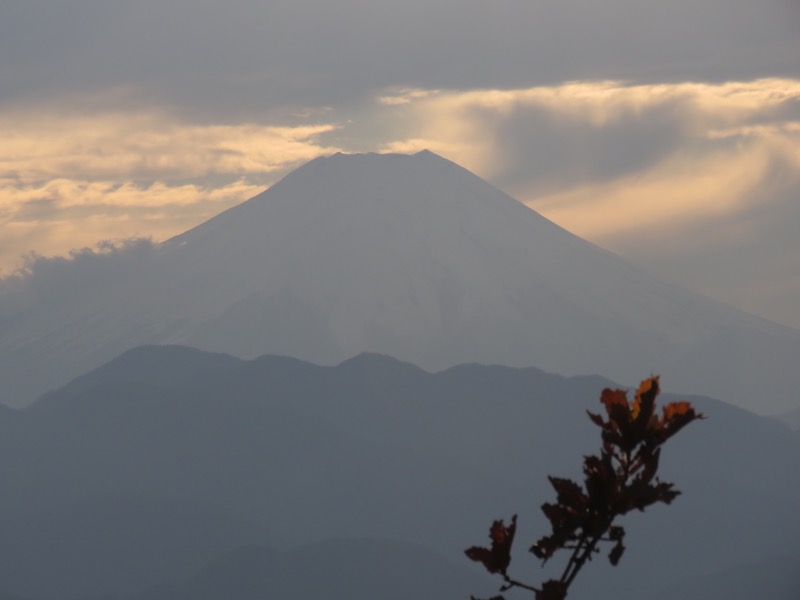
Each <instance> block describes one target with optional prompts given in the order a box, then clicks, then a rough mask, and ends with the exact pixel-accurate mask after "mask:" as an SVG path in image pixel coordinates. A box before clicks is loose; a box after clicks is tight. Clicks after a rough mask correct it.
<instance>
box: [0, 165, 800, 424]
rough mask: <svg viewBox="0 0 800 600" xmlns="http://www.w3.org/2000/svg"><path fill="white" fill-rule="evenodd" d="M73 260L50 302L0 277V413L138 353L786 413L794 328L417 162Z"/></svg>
mask: <svg viewBox="0 0 800 600" xmlns="http://www.w3.org/2000/svg"><path fill="white" fill-rule="evenodd" d="M121 254H125V253H121ZM109 260H111V259H109ZM73 262H74V263H75V265H73V266H72V267H70V263H66V264H60V263H59V264H54V265H51V266H52V268H51V269H50V271H52V272H54V273H55V274H51V276H52V278H54V279H55V280H56V281H57V283H58V286H57V289H56V288H50V287H48V286H47V285H43V284H41V283H42V281H40V280H44V279H46V277H47V273H44V274H41V273H40V274H38V275H37V273H36V272H34V273H33V274H30V275H29V276H28V277H23V278H21V279H15V280H14V281H13V282H12V281H11V280H7V281H5V282H2V283H0V397H2V399H3V401H4V402H5V403H6V404H9V405H14V406H21V405H25V404H28V403H30V402H31V401H33V400H34V399H35V398H37V397H38V396H39V395H41V394H42V393H44V392H46V391H47V390H49V389H53V388H55V387H57V386H60V385H63V384H65V383H67V382H68V381H69V380H71V379H72V378H74V377H76V376H78V375H80V374H81V373H85V372H87V371H88V370H90V369H93V368H95V367H98V366H99V365H101V364H103V363H104V362H106V361H107V360H108V359H109V358H110V357H112V356H115V355H117V354H119V353H121V352H123V351H125V350H127V349H130V348H132V347H135V346H138V345H141V344H185V345H189V346H193V347H196V348H200V349H204V350H208V351H212V352H225V353H229V354H232V355H234V356H238V357H241V358H254V357H257V356H260V355H263V354H265V353H270V354H276V355H285V356H293V357H297V358H301V359H303V360H310V361H313V362H317V363H320V364H327V365H333V364H337V363H339V362H341V361H342V360H346V359H348V358H350V357H353V356H355V355H357V354H359V353H362V352H376V353H383V354H387V355H391V356H394V357H397V358H398V359H401V360H405V361H409V362H412V363H414V364H418V365H420V366H422V367H423V368H426V369H429V370H439V369H444V368H448V367H451V366H454V365H456V364H461V363H481V364H501V365H506V366H513V367H529V366H535V367H538V368H542V369H545V370H547V371H551V372H557V373H562V374H566V375H579V374H592V373H597V374H602V375H603V376H606V377H609V378H612V379H614V380H616V381H620V382H623V383H625V384H628V385H635V384H636V383H638V381H639V379H641V378H642V377H643V376H646V375H647V374H649V373H652V372H658V373H660V374H661V375H663V376H664V377H665V379H666V380H667V381H669V384H670V389H672V390H675V391H681V392H687V393H697V394H706V395H710V396H713V397H717V398H720V399H722V400H724V401H727V402H731V403H733V404H736V405H738V406H741V407H745V408H748V409H751V410H754V411H756V412H759V413H761V414H772V413H777V412H781V411H786V410H789V409H792V408H795V407H797V405H798V403H800V401H799V400H798V396H797V390H798V389H800V370H798V369H797V368H796V365H797V361H798V357H800V331H797V330H794V329H791V328H787V327H783V326H779V325H777V324H774V323H771V322H768V321H765V320H763V319H759V318H756V317H753V316H751V315H747V314H745V313H742V312H740V311H738V310H735V309H733V308H730V307H728V306H725V305H723V304H720V303H717V302H713V301H711V300H708V299H706V298H703V297H701V296H699V295H697V294H694V293H692V292H689V291H687V290H684V289H682V288H679V287H676V286H673V285H669V284H666V283H664V282H662V281H660V280H658V279H656V278H654V277H651V276H649V275H648V274H646V273H644V272H642V271H640V270H639V269H637V268H634V267H633V266H631V265H630V264H628V263H627V262H625V261H623V260H621V259H620V258H618V257H616V256H614V255H612V254H610V253H608V252H606V251H604V250H602V249H600V248H598V247H596V246H594V245H592V244H589V243H587V242H585V241H583V240H581V239H579V238H577V237H576V236H574V235H572V234H570V233H568V232H567V231H565V230H563V229H561V228H560V227H558V226H557V225H555V224H553V223H552V222H550V221H548V220H547V219H545V218H543V217H542V216H540V215H539V214H537V213H536V212H534V211H532V210H530V209H529V208H527V207H525V206H524V205H522V204H521V203H519V202H517V201H516V200H514V199H513V198H511V197H509V196H508V195H506V194H504V193H503V192H501V191H499V190H498V189H496V188H494V187H492V186H491V185H489V184H488V183H486V182H485V181H483V180H481V179H480V178H478V177H476V176H475V175H473V174H471V173H469V172H468V171H466V170H464V169H463V168H461V167H459V166H457V165H455V164H454V163H452V162H450V161H448V160H445V159H443V158H441V157H439V156H437V155H435V154H433V153H431V152H427V151H425V152H421V153H419V154H415V155H413V156H405V155H374V154H370V155H341V154H337V155H334V156H330V157H326V158H319V159H316V160H313V161H311V162H310V163H308V164H306V165H305V166H303V167H301V168H299V169H297V170H296V171H294V172H292V173H290V174H289V175H287V176H286V177H285V178H284V179H283V180H281V181H280V182H278V183H277V184H275V185H274V186H272V187H271V188H270V189H268V190H267V191H265V192H264V193H262V194H260V195H258V196H256V197H254V198H252V199H251V200H249V201H247V202H245V203H243V204H241V205H239V206H236V207H234V208H232V209H230V210H228V211H226V212H224V213H222V214H220V215H218V216H216V217H214V218H212V219H210V220H209V221H207V222H206V223H203V224H202V225H200V226H198V227H196V228H194V229H192V230H190V231H187V232H186V233H184V234H182V235H179V236H177V237H175V238H173V239H171V240H168V241H167V242H164V243H163V244H160V245H159V246H157V247H155V248H151V249H150V251H148V252H143V253H141V256H140V255H138V254H136V252H133V251H131V252H129V253H127V254H125V255H124V256H121V257H117V262H116V263H113V265H112V266H110V267H108V268H106V269H100V268H99V267H97V268H96V269H95V268H94V267H92V266H91V265H88V266H86V265H83V264H82V263H81V264H78V263H80V261H73ZM98 262H101V261H100V260H99V259H98ZM112 262H113V261H112ZM93 269H94V270H93ZM41 270H42V271H47V269H41ZM48 272H49V271H48ZM12 288H13V289H12ZM4 290H5V291H4Z"/></svg>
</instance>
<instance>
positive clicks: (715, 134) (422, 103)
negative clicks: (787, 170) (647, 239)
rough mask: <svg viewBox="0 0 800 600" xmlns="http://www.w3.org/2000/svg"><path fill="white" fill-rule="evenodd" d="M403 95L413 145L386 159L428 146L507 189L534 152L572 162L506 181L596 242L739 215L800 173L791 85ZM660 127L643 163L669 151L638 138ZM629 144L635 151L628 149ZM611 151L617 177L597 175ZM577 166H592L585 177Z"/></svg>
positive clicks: (799, 130) (798, 95)
mask: <svg viewBox="0 0 800 600" xmlns="http://www.w3.org/2000/svg"><path fill="white" fill-rule="evenodd" d="M398 96H399V97H402V98H403V101H402V102H400V101H394V102H393V103H392V107H393V109H394V110H395V111H402V115H401V116H402V118H404V119H406V120H407V122H408V129H409V132H410V134H411V136H410V137H408V138H405V139H402V140H395V141H392V142H389V143H386V144H385V145H384V146H383V149H385V150H388V151H393V150H397V151H404V150H414V151H416V150H419V149H421V147H423V146H427V147H429V148H430V149H432V150H434V151H442V153H443V154H445V155H446V156H448V157H450V158H452V159H453V160H455V161H456V162H460V163H461V164H464V165H465V166H467V167H468V168H470V169H472V170H474V171H476V172H477V173H479V174H481V175H483V176H484V177H487V178H489V179H492V180H495V181H497V182H498V183H499V184H501V185H502V183H503V178H504V175H506V174H508V173H507V170H508V164H509V163H510V162H514V161H516V162H517V163H522V164H524V162H525V161H524V156H525V153H526V151H535V152H536V153H537V155H539V156H543V157H545V158H547V156H546V155H547V153H548V151H550V152H553V153H556V152H557V153H559V155H563V157H564V160H563V161H562V162H561V164H554V165H552V166H551V167H550V168H548V170H547V172H546V173H543V174H541V175H542V176H541V177H540V178H539V179H538V180H536V179H530V180H527V181H525V178H524V175H521V174H519V173H516V174H512V177H510V179H516V181H522V182H523V183H517V184H515V185H512V187H513V189H511V190H509V191H511V192H512V193H514V195H516V196H517V197H519V198H520V199H521V200H523V201H525V202H526V203H528V204H529V205H530V206H532V207H534V208H535V209H536V210H538V211H540V212H542V213H543V214H545V215H546V216H548V217H549V218H551V219H553V220H554V221H556V222H558V223H559V224H561V225H563V226H564V227H567V228H568V229H570V230H572V231H574V232H576V233H578V234H579V235H585V236H589V237H593V238H594V239H602V238H605V237H608V236H611V235H615V234H618V233H621V232H623V231H625V230H628V229H635V228H639V227H643V226H646V225H647V224H648V223H654V222H658V223H660V224H661V225H662V226H663V225H664V224H666V223H670V222H673V223H678V222H679V221H682V220H688V219H697V218H714V217H715V216H718V215H721V214H727V213H729V212H731V211H736V210H742V209H743V208H744V207H745V206H746V204H747V203H748V202H753V201H755V200H754V198H755V196H754V194H753V193H752V192H753V190H754V189H755V188H756V187H757V186H760V185H763V184H764V182H765V179H766V178H767V176H768V173H769V171H770V168H771V167H772V165H773V164H774V163H775V161H789V162H790V163H792V164H797V163H798V156H800V121H799V120H798V119H800V81H795V80H786V79H760V80H756V81H750V82H728V83H721V84H710V83H676V84H652V85H628V84H625V83H622V82H614V81H601V82H567V83H564V84H561V85H557V86H544V87H534V88H529V89H518V90H468V91H432V92H430V93H424V92H423V91H421V90H411V91H409V92H408V93H407V94H406V95H402V94H398ZM654 122H658V123H659V124H660V127H661V130H662V131H668V132H670V135H672V136H674V138H675V140H674V142H673V145H672V146H670V147H665V148H664V150H663V151H662V152H661V153H654V155H653V158H652V160H650V161H649V162H644V163H642V158H641V154H642V153H641V152H640V150H641V149H642V148H641V147H642V146H644V147H645V150H648V151H650V149H651V148H656V147H657V146H658V145H659V144H660V143H661V140H659V139H658V138H657V137H656V136H652V139H649V140H648V139H647V138H646V137H643V135H642V134H641V133H640V132H641V131H642V130H646V129H645V128H646V127H647V126H651V125H650V123H654ZM528 123H533V126H528ZM537 125H538V129H537ZM604 136H605V137H606V138H607V142H608V143H607V144H604V141H606V140H604ZM626 136H628V137H630V138H631V141H632V142H636V145H634V143H631V144H629V147H626V144H625V141H626ZM612 143H613V144H616V145H614V146H612ZM561 144H570V145H569V146H566V147H564V148H562V147H560V146H561ZM590 144H592V145H591V146H590ZM557 146H559V147H558V148H557ZM648 146H649V147H648ZM583 147H587V148H590V149H591V152H589V153H588V156H582V150H583ZM604 152H605V153H607V154H616V156H614V165H615V166H619V165H621V167H618V172H614V170H613V169H611V168H609V169H607V170H606V171H603V170H602V169H600V168H598V167H597V165H598V164H601V163H602V162H603V160H604V156H603V154H604ZM626 152H627V153H628V155H627V156H626V155H625V153H626ZM515 154H516V155H515ZM581 161H585V162H587V163H591V164H588V165H585V168H583V166H582V165H579V164H578V163H579V162H581ZM626 163H627V164H626ZM631 165H633V166H631ZM531 167H532V169H536V168H537V165H536V164H532V165H531ZM587 172H589V175H587V174H586V173H587ZM576 175H577V177H576ZM543 180H544V181H543Z"/></svg>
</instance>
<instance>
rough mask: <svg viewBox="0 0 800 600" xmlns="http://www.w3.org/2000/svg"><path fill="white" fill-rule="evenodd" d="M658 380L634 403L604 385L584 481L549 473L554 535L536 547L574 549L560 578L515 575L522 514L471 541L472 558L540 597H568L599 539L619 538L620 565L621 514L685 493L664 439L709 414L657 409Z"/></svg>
mask: <svg viewBox="0 0 800 600" xmlns="http://www.w3.org/2000/svg"><path fill="white" fill-rule="evenodd" d="M659 391H660V387H659V378H658V377H651V378H649V379H645V380H644V381H643V382H642V383H641V385H640V386H639V389H638V390H637V391H636V395H635V397H634V399H633V400H632V401H628V397H627V393H626V392H625V391H624V390H611V389H605V390H603V392H602V393H601V394H600V403H601V404H602V405H603V406H604V407H605V412H606V418H604V417H603V416H602V415H599V414H594V413H592V412H589V413H588V414H589V418H590V419H591V421H592V423H594V424H595V425H597V426H598V427H600V429H601V432H600V438H601V441H602V445H601V449H600V454H599V455H592V456H586V457H584V461H583V474H584V485H583V487H581V486H580V485H579V484H578V483H576V482H574V481H572V480H570V479H564V478H561V477H552V476H551V477H549V478H548V479H549V480H550V484H551V485H552V486H553V489H554V490H555V492H556V502H555V503H553V502H546V503H544V504H543V505H542V512H543V513H544V515H545V517H546V518H547V520H548V521H549V522H550V528H551V533H550V535H546V536H544V537H542V538H541V539H539V540H538V541H537V542H536V543H535V544H534V545H533V546H531V547H530V551H531V552H532V553H533V554H534V555H535V556H536V557H537V558H540V559H541V560H542V561H543V562H547V561H548V560H549V559H550V558H552V557H553V555H554V554H555V553H556V552H557V551H559V550H562V549H566V550H570V551H571V554H570V557H569V560H568V563H567V566H566V567H565V569H564V572H563V573H562V575H561V578H560V579H557V580H556V579H551V580H549V581H546V582H545V583H544V584H543V585H542V586H541V587H540V588H536V587H533V586H529V585H527V584H524V583H520V582H519V581H516V580H514V579H512V578H511V577H510V576H509V575H508V573H507V569H508V565H509V563H510V561H511V544H512V542H513V540H514V531H515V529H516V519H517V517H516V515H514V517H513V518H512V520H511V525H509V526H508V527H505V526H504V525H503V522H502V521H495V522H494V523H493V524H492V528H491V530H490V538H491V539H492V547H491V548H489V549H487V548H478V547H472V548H470V549H469V550H467V551H466V553H467V556H469V557H470V558H471V559H472V560H475V561H479V562H481V563H483V565H484V567H485V568H486V569H487V570H488V571H489V572H490V573H499V574H501V575H502V576H503V579H504V581H505V583H504V585H503V587H502V588H501V591H504V590H508V589H510V588H512V587H520V588H523V589H526V590H530V591H532V592H534V593H535V599H536V600H563V599H564V598H566V596H567V591H568V589H569V586H570V584H571V583H572V581H573V580H574V578H575V576H576V575H577V574H578V572H579V571H580V569H581V568H582V567H583V565H584V564H585V563H586V561H587V560H589V559H591V557H592V555H593V554H594V553H596V552H598V548H597V546H598V544H599V543H600V542H612V543H613V544H614V545H613V546H612V548H611V550H610V551H609V553H608V560H609V562H610V563H611V564H612V565H615V566H616V565H617V564H618V563H619V561H620V559H621V558H622V554H623V553H624V552H625V546H624V545H623V543H622V540H623V538H624V537H625V530H624V529H623V528H622V527H621V526H619V525H616V524H614V520H615V519H616V518H617V517H620V516H622V515H624V514H626V513H628V512H630V511H631V510H640V511H643V510H644V509H645V508H647V507H648V506H650V505H652V504H655V503H656V502H663V503H665V504H670V503H671V502H672V501H673V500H674V499H675V498H676V497H677V496H678V495H679V494H680V492H679V491H678V490H676V489H675V488H674V486H673V484H672V483H667V482H662V481H660V480H659V479H658V477H657V473H658V466H659V459H660V456H661V445H662V444H663V443H664V442H666V441H667V440H668V439H669V438H671V437H672V436H673V435H675V434H676V433H677V432H678V431H680V430H681V429H682V428H683V427H685V426H686V425H688V424H689V423H691V422H692V421H694V420H696V419H702V418H703V415H701V414H699V413H697V412H695V410H694V408H693V407H692V405H691V404H690V403H689V402H672V403H670V404H667V405H666V406H664V407H663V409H662V411H661V416H658V414H657V412H656V402H655V401H656V398H657V396H658V394H659Z"/></svg>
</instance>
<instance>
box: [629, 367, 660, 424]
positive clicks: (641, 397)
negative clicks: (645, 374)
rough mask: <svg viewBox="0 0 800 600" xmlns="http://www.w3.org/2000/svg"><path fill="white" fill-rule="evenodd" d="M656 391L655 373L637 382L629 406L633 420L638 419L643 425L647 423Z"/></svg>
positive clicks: (656, 379)
mask: <svg viewBox="0 0 800 600" xmlns="http://www.w3.org/2000/svg"><path fill="white" fill-rule="evenodd" d="M658 391H659V386H658V376H657V375H655V376H653V377H650V378H649V379H645V380H644V381H642V383H640V384H639V389H638V390H637V391H636V398H635V399H634V401H633V404H632V406H631V418H632V419H633V420H634V421H637V420H638V421H640V422H641V423H643V424H645V425H646V424H647V422H648V421H649V420H650V416H651V415H652V414H653V407H654V406H655V401H656V396H658ZM640 417H641V418H640Z"/></svg>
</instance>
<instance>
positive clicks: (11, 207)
mask: <svg viewBox="0 0 800 600" xmlns="http://www.w3.org/2000/svg"><path fill="white" fill-rule="evenodd" d="M336 129H337V126H336V125H334V124H331V123H322V124H306V125H300V126H296V127H287V126H272V125H264V124H256V123H238V124H197V123H186V122H183V121H181V120H180V119H177V118H176V117H174V116H173V115H170V114H169V113H167V112H165V111H162V110H133V111H117V112H115V111H102V110H100V111H97V112H95V113H92V114H88V113H82V112H79V111H78V110H77V109H75V108H74V107H72V108H70V109H67V110H66V111H65V110H57V109H55V108H47V107H44V108H42V107H37V108H36V109H35V110H33V109H30V110H20V109H14V110H11V109H8V110H6V111H5V112H0V130H2V131H3V132H4V137H3V139H2V140H0V227H2V231H3V235H2V240H0V273H7V272H8V271H9V270H11V269H13V268H15V267H16V266H18V265H19V264H20V258H19V257H20V255H22V254H25V253H27V252H30V251H32V250H35V251H36V252H38V253H40V254H45V255H48V254H65V253H66V252H68V251H69V250H71V249H73V248H78V247H83V246H92V245H94V244H95V243H96V242H97V241H98V240H104V239H120V238H126V237H130V236H139V235H142V236H149V237H153V238H155V239H157V240H161V239H164V238H166V237H170V236H172V235H174V234H177V233H180V232H182V231H183V230H185V229H187V228H189V227H192V226H194V225H196V224H198V223H199V222H201V221H203V220H205V219H207V218H209V217H211V216H213V215H215V214H217V213H219V212H221V211H222V210H224V209H226V208H228V207H230V206H232V205H234V204H237V203H239V202H242V201H244V200H246V199H247V198H249V197H252V196H254V195H255V194H257V193H259V192H261V191H263V190H264V189H265V187H267V185H268V184H269V183H271V182H272V181H274V179H275V178H276V177H277V176H278V175H279V174H280V173H281V172H283V171H285V170H286V169H288V168H290V167H292V166H295V165H299V164H302V163H303V162H306V161H308V160H311V159H313V158H315V157H317V156H320V155H321V154H329V153H332V152H335V151H338V150H339V148H337V147H335V146H327V145H324V144H322V143H320V136H323V135H324V134H326V133H330V132H333V131H334V130H336Z"/></svg>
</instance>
